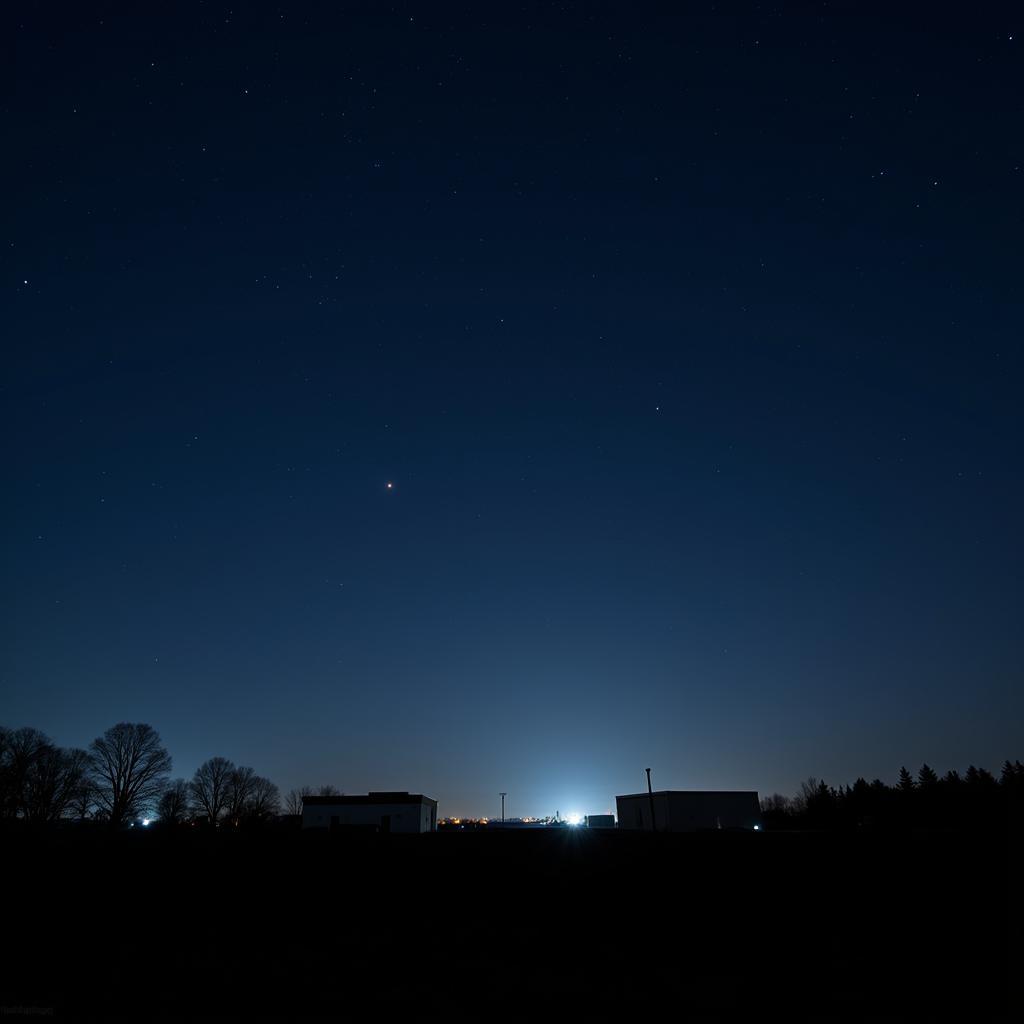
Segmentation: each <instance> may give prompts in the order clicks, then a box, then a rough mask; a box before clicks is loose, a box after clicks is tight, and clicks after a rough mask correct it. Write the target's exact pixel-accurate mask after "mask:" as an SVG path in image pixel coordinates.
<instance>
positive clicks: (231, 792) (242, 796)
mask: <svg viewBox="0 0 1024 1024" xmlns="http://www.w3.org/2000/svg"><path fill="white" fill-rule="evenodd" d="M255 779H256V773H255V772H254V771H253V770H252V769H251V768H246V767H244V766H242V765H239V766H238V767H237V768H234V769H232V771H231V772H229V773H228V785H227V804H226V807H227V819H228V821H229V822H230V823H231V824H232V825H238V824H239V823H240V822H241V820H242V817H243V815H244V814H245V805H246V804H247V803H248V802H249V797H250V795H251V794H252V787H253V784H254V782H255Z"/></svg>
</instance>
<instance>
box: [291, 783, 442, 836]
mask: <svg viewBox="0 0 1024 1024" xmlns="http://www.w3.org/2000/svg"><path fill="white" fill-rule="evenodd" d="M302 827H303V828H326V829H330V828H335V829H337V828H364V829H376V830H377V831H378V832H436V831H437V801H436V800H431V799H430V797H426V796H422V795H421V794H420V793H406V792H404V791H403V792H400V793H398V792H395V793H390V792H389V793H368V794H367V795H366V796H306V797H303V798H302Z"/></svg>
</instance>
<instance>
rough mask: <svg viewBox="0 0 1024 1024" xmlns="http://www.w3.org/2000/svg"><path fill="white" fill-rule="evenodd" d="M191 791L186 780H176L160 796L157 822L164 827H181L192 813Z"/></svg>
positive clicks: (157, 806) (157, 807)
mask: <svg viewBox="0 0 1024 1024" xmlns="http://www.w3.org/2000/svg"><path fill="white" fill-rule="evenodd" d="M190 796H191V789H190V788H189V784H188V783H187V782H186V781H185V780H184V779H174V780H173V781H171V782H169V783H168V784H167V788H166V789H165V790H164V791H163V793H162V794H161V796H160V800H159V802H158V803H157V805H156V814H157V820H158V821H159V822H160V824H162V825H180V824H181V823H182V822H183V821H184V820H185V819H186V818H187V817H188V816H189V812H190V811H191V807H190V804H189V797H190Z"/></svg>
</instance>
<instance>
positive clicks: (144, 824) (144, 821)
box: [142, 818, 153, 828]
mask: <svg viewBox="0 0 1024 1024" xmlns="http://www.w3.org/2000/svg"><path fill="white" fill-rule="evenodd" d="M152 820H153V819H152V818H143V819H142V827H143V828H146V826H147V825H149V823H150V822H151V821H152Z"/></svg>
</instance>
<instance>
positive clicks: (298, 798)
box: [284, 786, 313, 815]
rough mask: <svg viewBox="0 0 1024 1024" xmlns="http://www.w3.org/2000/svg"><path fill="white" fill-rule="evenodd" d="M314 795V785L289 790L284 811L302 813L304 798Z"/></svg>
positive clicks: (295, 813) (294, 813)
mask: <svg viewBox="0 0 1024 1024" xmlns="http://www.w3.org/2000/svg"><path fill="white" fill-rule="evenodd" d="M312 795H313V787H312V786H301V787H300V788H299V789H290V790H288V795H287V796H286V797H285V799H284V813H285V814H293V815H297V814H302V798H303V797H307V796H312Z"/></svg>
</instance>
